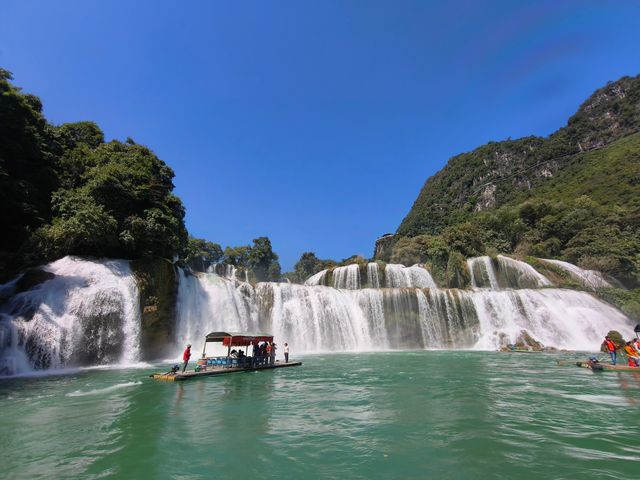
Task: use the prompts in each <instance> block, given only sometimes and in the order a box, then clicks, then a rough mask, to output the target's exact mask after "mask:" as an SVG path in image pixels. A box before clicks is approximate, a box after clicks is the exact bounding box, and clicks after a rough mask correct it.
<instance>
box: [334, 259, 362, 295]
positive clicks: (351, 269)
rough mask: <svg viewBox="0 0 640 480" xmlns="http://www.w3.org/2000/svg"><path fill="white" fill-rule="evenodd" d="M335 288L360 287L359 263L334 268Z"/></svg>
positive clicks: (352, 288) (351, 288) (354, 288)
mask: <svg viewBox="0 0 640 480" xmlns="http://www.w3.org/2000/svg"><path fill="white" fill-rule="evenodd" d="M333 288H343V289H347V290H356V289H358V288H360V266H359V265H358V264H357V263H354V264H352V265H346V266H344V267H336V268H334V269H333Z"/></svg>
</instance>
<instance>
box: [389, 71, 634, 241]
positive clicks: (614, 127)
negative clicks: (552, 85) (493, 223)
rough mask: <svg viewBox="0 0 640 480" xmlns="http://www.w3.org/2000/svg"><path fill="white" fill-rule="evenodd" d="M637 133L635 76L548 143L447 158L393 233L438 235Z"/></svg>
mask: <svg viewBox="0 0 640 480" xmlns="http://www.w3.org/2000/svg"><path fill="white" fill-rule="evenodd" d="M638 131H640V76H637V77H633V78H631V77H624V78H622V79H620V80H618V81H617V82H613V83H610V84H608V85H606V86H605V87H603V88H601V89H599V90H597V91H596V92H595V93H594V94H593V95H592V96H591V97H589V99H588V100H587V101H586V102H584V103H583V104H582V105H581V106H580V108H579V109H578V111H577V113H576V114H575V115H573V116H572V117H571V118H570V119H569V121H568V123H567V126H565V127H563V128H561V129H560V130H558V131H557V132H555V133H554V134H552V135H551V136H549V137H547V138H540V137H525V138H521V139H518V140H506V141H502V142H490V143H488V144H487V145H483V146H481V147H479V148H477V149H476V150H474V151H472V152H469V153H463V154H460V155H457V156H455V157H453V158H451V159H450V160H449V162H448V163H447V165H446V166H445V167H444V168H443V169H442V170H441V171H439V172H438V173H436V174H435V175H434V176H432V177H431V178H429V179H428V180H427V181H426V183H425V185H424V187H423V188H422V190H421V191H420V194H419V196H418V198H417V199H416V201H415V203H414V205H413V207H412V208H411V210H410V211H409V213H408V215H407V216H406V217H405V218H404V220H403V221H402V223H401V225H400V227H399V228H398V232H397V233H398V234H399V235H401V236H414V235H419V234H424V233H428V234H435V233H439V231H440V230H441V229H442V228H444V227H446V226H448V225H451V224H455V223H458V222H459V221H463V220H464V219H465V218H468V217H469V216H470V215H472V214H473V213H474V212H481V211H484V210H488V209H493V208H496V207H499V206H500V205H503V204H505V203H506V202H508V201H509V200H511V199H513V198H514V196H516V195H518V194H519V193H520V192H522V191H523V190H529V189H532V188H535V187H536V186H538V185H540V184H542V183H543V182H545V180H547V179H550V178H553V177H554V175H556V173H557V172H558V171H559V170H561V169H562V168H564V167H565V165H567V163H568V162H569V161H570V159H571V157H572V156H573V155H575V154H577V153H580V152H585V151H588V150H593V149H597V148H600V147H603V146H605V145H608V144H609V143H611V142H613V141H615V140H618V139H620V138H622V137H625V136H627V135H630V134H633V133H635V132H638ZM383 238H384V237H383Z"/></svg>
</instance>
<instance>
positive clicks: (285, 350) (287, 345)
mask: <svg viewBox="0 0 640 480" xmlns="http://www.w3.org/2000/svg"><path fill="white" fill-rule="evenodd" d="M284 361H285V363H289V344H288V343H285V344H284Z"/></svg>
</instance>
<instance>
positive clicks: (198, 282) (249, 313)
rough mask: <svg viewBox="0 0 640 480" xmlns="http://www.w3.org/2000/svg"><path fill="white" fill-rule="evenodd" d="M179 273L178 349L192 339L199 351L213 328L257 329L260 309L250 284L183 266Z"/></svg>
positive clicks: (177, 309) (195, 349) (196, 349)
mask: <svg viewBox="0 0 640 480" xmlns="http://www.w3.org/2000/svg"><path fill="white" fill-rule="evenodd" d="M178 275H179V286H178V300H177V305H176V314H177V320H176V327H177V328H176V331H177V337H176V343H177V345H176V350H178V349H179V348H180V347H184V345H186V344H187V343H191V344H192V345H193V349H194V351H198V348H200V345H201V344H202V342H203V340H204V337H205V336H206V335H207V334H208V333H210V332H214V331H220V330H225V329H227V330H232V331H233V330H235V331H247V330H256V327H257V320H258V310H257V305H256V299H255V298H254V295H255V292H254V290H253V288H252V287H251V285H250V284H248V283H240V282H237V281H235V280H230V279H228V278H225V277H220V276H218V275H216V274H212V273H198V274H191V273H186V272H185V271H184V270H182V269H179V270H178Z"/></svg>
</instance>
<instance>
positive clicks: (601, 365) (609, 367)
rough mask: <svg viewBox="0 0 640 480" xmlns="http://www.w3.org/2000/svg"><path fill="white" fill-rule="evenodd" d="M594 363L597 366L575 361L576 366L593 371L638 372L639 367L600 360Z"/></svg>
mask: <svg viewBox="0 0 640 480" xmlns="http://www.w3.org/2000/svg"><path fill="white" fill-rule="evenodd" d="M596 365H597V366H598V367H599V368H592V367H591V365H589V362H576V366H577V367H582V368H588V369H590V370H593V371H598V370H611V371H617V372H640V367H630V366H628V365H609V364H606V363H600V362H598V363H597V364H596Z"/></svg>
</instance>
